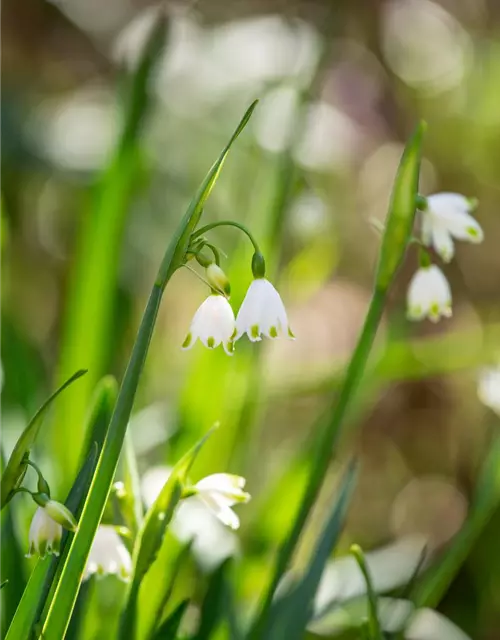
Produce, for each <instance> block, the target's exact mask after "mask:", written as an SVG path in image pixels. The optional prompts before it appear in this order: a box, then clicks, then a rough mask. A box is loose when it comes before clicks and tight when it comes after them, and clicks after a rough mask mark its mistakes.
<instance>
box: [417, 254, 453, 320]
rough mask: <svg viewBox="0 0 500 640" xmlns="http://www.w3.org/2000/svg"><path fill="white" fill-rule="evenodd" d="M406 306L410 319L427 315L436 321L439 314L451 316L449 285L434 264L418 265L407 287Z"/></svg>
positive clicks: (420, 318)
mask: <svg viewBox="0 0 500 640" xmlns="http://www.w3.org/2000/svg"><path fill="white" fill-rule="evenodd" d="M407 307H408V317H409V318H410V320H422V319H423V318H425V317H428V318H429V319H430V320H432V321H433V322H437V321H438V320H439V318H440V317H441V316H443V317H445V318H449V317H451V315H452V310H451V289H450V285H449V283H448V280H447V279H446V277H445V275H444V273H443V272H442V271H441V269H439V267H437V266H436V265H435V264H431V265H429V266H425V267H420V269H419V270H418V271H417V272H416V273H415V275H414V276H413V278H412V280H411V282H410V286H409V287H408V295H407Z"/></svg>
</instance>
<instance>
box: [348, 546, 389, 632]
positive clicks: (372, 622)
mask: <svg viewBox="0 0 500 640" xmlns="http://www.w3.org/2000/svg"><path fill="white" fill-rule="evenodd" d="M351 553H352V555H353V556H354V558H355V559H356V562H357V563H358V566H359V568H360V570H361V573H362V574H363V577H364V579H365V583H366V593H367V595H368V624H367V627H368V635H369V637H370V639H371V640H384V636H383V634H382V630H381V628H380V622H379V619H378V603H377V594H376V593H375V590H374V588H373V582H372V578H371V576H370V572H369V570H368V566H367V564H366V560H365V556H364V554H363V551H362V550H361V547H360V546H359V545H357V544H353V545H352V547H351Z"/></svg>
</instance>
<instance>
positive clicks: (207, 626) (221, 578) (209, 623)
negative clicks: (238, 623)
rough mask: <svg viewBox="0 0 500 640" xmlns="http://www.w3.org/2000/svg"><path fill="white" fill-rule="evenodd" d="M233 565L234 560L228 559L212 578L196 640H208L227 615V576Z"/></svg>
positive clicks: (202, 606)
mask: <svg viewBox="0 0 500 640" xmlns="http://www.w3.org/2000/svg"><path fill="white" fill-rule="evenodd" d="M231 563H232V559H231V558H228V559H227V560H225V561H224V562H223V563H222V564H221V565H220V566H219V567H217V569H216V570H215V571H214V572H213V573H212V575H211V576H210V581H209V583H208V589H207V592H206V594H205V598H204V599H203V603H202V605H201V613H200V624H199V627H198V631H197V633H196V635H195V637H194V640H208V639H209V638H210V637H211V636H212V633H213V632H214V631H215V630H216V629H217V627H218V625H219V623H220V622H221V620H222V618H223V617H224V615H225V603H226V588H227V581H228V575H227V574H228V571H229V568H230V566H231Z"/></svg>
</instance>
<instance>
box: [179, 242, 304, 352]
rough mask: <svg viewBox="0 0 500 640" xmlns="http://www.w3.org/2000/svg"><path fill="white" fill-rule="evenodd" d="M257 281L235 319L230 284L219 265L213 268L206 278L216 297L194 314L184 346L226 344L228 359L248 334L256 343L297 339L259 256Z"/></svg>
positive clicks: (256, 257)
mask: <svg viewBox="0 0 500 640" xmlns="http://www.w3.org/2000/svg"><path fill="white" fill-rule="evenodd" d="M252 270H253V273H254V280H253V282H252V283H251V285H250V287H249V288H248V291H247V294H246V296H245V299H244V300H243V303H242V305H241V307H240V309H239V311H238V314H237V316H236V318H235V316H234V312H233V309H232V307H231V305H230V304H229V301H228V298H229V292H230V286H229V281H228V279H227V277H226V275H225V274H224V272H223V271H222V269H221V268H220V267H219V266H218V265H217V264H213V263H212V264H209V265H208V266H207V267H206V270H205V275H206V281H207V284H208V285H209V286H210V287H211V289H212V293H211V294H210V295H209V296H208V298H207V299H206V300H205V301H204V302H203V303H202V304H201V305H200V307H199V308H198V310H197V311H196V313H195V314H194V317H193V320H192V322H191V327H190V329H189V332H188V334H187V336H186V339H185V340H184V342H183V344H182V348H183V349H190V348H191V347H192V346H193V345H194V343H195V342H196V340H198V339H199V340H200V342H202V343H203V344H204V345H205V346H206V347H208V348H209V349H215V348H216V347H218V346H219V345H221V344H222V346H223V348H224V351H225V352H226V353H227V354H228V355H232V354H233V352H234V343H235V342H236V340H238V339H239V338H241V337H242V336H243V334H245V333H246V334H247V336H248V338H249V339H250V340H251V341H252V342H256V341H259V340H261V339H262V336H266V337H268V338H280V337H287V338H291V339H294V337H295V336H294V335H293V332H292V330H291V329H290V325H289V324H288V317H287V313H286V310H285V306H284V304H283V301H282V300H281V297H280V295H279V293H278V292H277V291H276V289H275V288H274V286H273V285H272V284H271V283H270V282H269V280H266V278H265V277H264V258H263V257H262V255H261V254H255V255H254V259H253V261H252Z"/></svg>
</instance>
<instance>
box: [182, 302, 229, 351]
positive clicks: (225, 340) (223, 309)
mask: <svg viewBox="0 0 500 640" xmlns="http://www.w3.org/2000/svg"><path fill="white" fill-rule="evenodd" d="M234 334H235V320H234V313H233V310H232V308H231V305H230V304H229V302H228V301H227V300H226V298H225V297H224V296H220V295H217V294H212V295H210V296H208V298H207V299H206V300H205V301H204V302H203V303H202V304H201V305H200V307H199V308H198V310H197V311H196V313H195V314H194V317H193V320H192V322H191V327H190V329H189V333H188V334H187V336H186V339H185V340H184V342H183V344H182V348H183V349H190V348H191V347H192V346H193V344H194V343H195V342H196V340H197V339H198V338H199V339H200V340H201V342H202V343H203V344H204V345H205V346H206V347H208V348H209V349H215V347H218V346H219V345H220V344H221V343H222V345H223V347H224V351H225V352H226V353H227V354H228V355H232V354H233V350H234Z"/></svg>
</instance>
